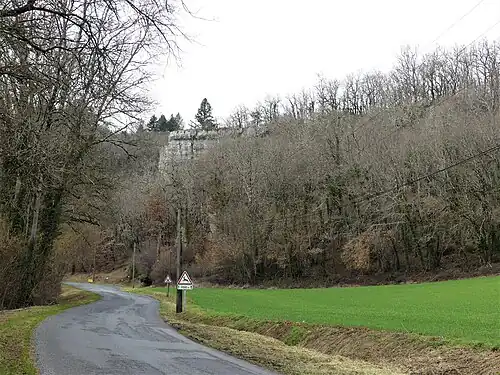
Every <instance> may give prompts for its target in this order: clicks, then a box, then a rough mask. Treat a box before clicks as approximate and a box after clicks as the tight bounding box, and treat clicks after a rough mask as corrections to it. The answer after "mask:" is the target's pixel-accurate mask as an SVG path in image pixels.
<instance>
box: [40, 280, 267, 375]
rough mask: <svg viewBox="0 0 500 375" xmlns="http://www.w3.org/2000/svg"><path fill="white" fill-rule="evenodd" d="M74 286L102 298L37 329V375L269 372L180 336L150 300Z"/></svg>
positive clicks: (95, 287)
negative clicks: (165, 321) (166, 322)
mask: <svg viewBox="0 0 500 375" xmlns="http://www.w3.org/2000/svg"><path fill="white" fill-rule="evenodd" d="M72 285H74V286H78V287H79V288H82V289H85V290H89V291H91V292H95V293H99V294H100V295H102V297H103V298H102V299H101V300H100V301H98V302H96V303H93V304H90V305H85V306H80V307H75V308H73V309H70V310H67V311H65V312H63V313H61V314H59V315H56V316H53V317H50V318H49V319H47V320H45V321H44V322H43V323H42V324H41V325H40V326H39V327H38V329H37V331H36V334H35V348H36V359H37V365H38V367H39V369H40V371H41V375H202V374H203V375H212V374H213V375H272V374H273V373H271V372H268V371H266V370H263V369H261V368H259V367H256V366H254V365H251V364H249V363H247V362H244V361H241V360H238V359H236V358H233V357H231V356H229V355H226V354H224V353H221V352H218V351H216V350H212V349H209V348H207V347H204V346H202V345H200V344H197V343H195V342H193V341H191V340H189V339H187V338H185V337H184V336H182V335H180V334H179V333H177V331H175V330H174V329H173V328H171V327H170V326H168V325H167V324H165V323H164V322H163V320H162V319H161V318H160V316H159V313H158V302H157V301H155V300H153V299H152V298H149V297H144V296H139V295H135V294H130V293H125V292H121V291H119V290H118V289H117V288H114V287H108V286H100V285H92V284H72Z"/></svg>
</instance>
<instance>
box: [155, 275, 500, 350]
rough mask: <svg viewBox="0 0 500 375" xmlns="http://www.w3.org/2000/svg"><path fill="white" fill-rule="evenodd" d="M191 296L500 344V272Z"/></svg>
mask: <svg viewBox="0 0 500 375" xmlns="http://www.w3.org/2000/svg"><path fill="white" fill-rule="evenodd" d="M155 289H156V290H163V288H155ZM188 296H189V298H191V299H192V301H193V302H194V303H195V304H196V305H198V306H199V307H201V308H202V309H203V310H205V311H207V312H209V313H214V314H217V315H240V316H246V317H249V318H253V319H258V320H273V321H294V322H306V323H316V324H326V325H342V326H361V327H367V328H372V329H382V330H389V331H400V332H410V333H418V334H423V335H428V336H439V337H443V338H445V339H451V340H457V341H459V342H464V343H480V344H485V345H487V346H494V347H498V346H500V277H499V276H496V277H481V278H475V279H466V280H454V281H445V282H438V283H425V284H408V285H387V286H376V287H353V288H329V289H285V290H283V289H281V290H252V289H215V288H213V289H208V288H204V289H201V288H200V289H194V290H193V291H189V292H188Z"/></svg>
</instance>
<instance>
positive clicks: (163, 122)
mask: <svg viewBox="0 0 500 375" xmlns="http://www.w3.org/2000/svg"><path fill="white" fill-rule="evenodd" d="M167 130H168V121H167V119H166V117H165V115H161V116H160V118H159V119H158V122H157V123H156V129H155V131H157V132H166V131H167Z"/></svg>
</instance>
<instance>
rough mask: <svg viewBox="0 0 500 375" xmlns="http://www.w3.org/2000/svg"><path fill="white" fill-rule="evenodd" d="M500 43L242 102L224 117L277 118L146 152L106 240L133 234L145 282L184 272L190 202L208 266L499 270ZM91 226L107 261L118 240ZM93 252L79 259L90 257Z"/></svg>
mask: <svg viewBox="0 0 500 375" xmlns="http://www.w3.org/2000/svg"><path fill="white" fill-rule="evenodd" d="M499 51H500V49H499V45H498V44H497V43H489V42H486V41H485V42H480V43H477V44H473V45H470V46H465V47H457V48H456V49H455V50H452V51H445V50H436V51H435V52H433V53H432V54H430V55H426V56H419V55H418V54H417V53H416V52H414V51H412V49H410V48H404V49H403V50H402V52H401V55H400V56H399V57H398V59H397V61H396V63H395V66H394V68H393V69H392V70H391V71H390V72H388V73H384V74H383V73H380V72H378V73H369V74H359V75H356V76H349V77H347V78H346V79H345V80H343V81H336V80H328V79H326V78H324V77H320V78H319V79H318V82H317V84H316V85H315V87H313V88H311V90H304V91H303V92H301V93H299V94H296V95H290V96H288V97H286V98H284V99H280V98H278V97H275V98H272V97H268V98H267V99H265V100H264V101H263V102H262V103H258V104H257V106H256V107H255V108H252V109H248V108H245V107H238V108H237V109H236V110H235V112H234V113H233V114H232V115H231V116H230V117H229V118H228V119H227V126H233V127H248V126H254V127H258V128H261V129H262V128H265V131H261V132H259V133H258V134H260V135H259V136H256V137H238V136H235V137H229V138H227V139H225V140H224V141H223V142H220V143H219V144H218V145H217V146H216V147H214V148H211V149H209V150H207V151H206V152H205V153H204V154H203V155H202V156H201V157H199V158H197V159H194V160H189V161H183V162H176V163H172V165H171V166H170V168H168V169H167V170H165V171H163V173H143V172H144V168H142V167H139V168H138V170H137V171H136V172H133V173H131V174H130V175H129V177H128V178H127V180H126V181H124V180H122V184H121V190H120V191H118V192H116V194H115V199H117V200H118V201H119V202H121V203H117V206H116V208H115V209H114V210H115V212H119V213H120V215H119V217H116V218H115V219H113V220H111V221H110V222H111V223H112V226H111V228H109V227H107V228H108V233H109V236H110V238H109V240H110V241H112V242H113V241H114V242H113V243H115V244H125V243H127V245H124V251H125V253H124V254H126V253H127V251H126V250H125V249H128V254H130V251H131V249H132V246H133V242H134V241H135V242H136V244H137V248H138V249H139V255H138V273H139V276H140V278H141V280H143V281H144V282H146V283H149V282H153V281H154V282H161V281H162V280H163V279H164V277H165V275H166V274H167V273H170V274H173V273H175V267H174V265H175V244H176V229H175V224H176V212H177V209H179V208H180V209H182V218H181V220H182V223H183V225H182V226H183V233H182V237H183V242H184V245H185V246H184V248H185V249H184V257H183V261H184V262H185V264H186V265H187V266H188V268H189V269H190V270H191V272H192V274H194V275H195V276H197V277H198V278H199V279H203V280H210V281H213V282H219V283H239V284H247V283H248V284H254V285H255V284H259V283H262V282H271V283H278V282H279V283H286V284H290V283H293V282H300V283H302V284H304V283H305V284H307V283H313V282H314V283H318V282H319V283H323V284H328V283H332V282H339V281H345V282H353V281H355V282H361V283H362V282H371V281H373V280H377V278H378V279H379V280H382V281H394V280H396V281H397V280H405V279H407V278H409V277H414V276H415V275H419V274H430V275H435V274H437V273H440V272H443V271H447V272H448V273H447V277H453V276H456V275H459V274H461V273H462V274H463V273H471V272H472V273H474V272H475V273H478V272H479V273H487V272H494V270H495V269H496V268H495V266H496V265H497V264H496V263H497V262H498V261H499V260H500V259H499V256H500V247H499V245H500V226H499V224H500V219H498V215H497V212H498V209H499V208H500V206H499V202H498V198H499V197H500V196H499V193H500V190H499V187H498V178H499V177H500V174H499V172H500V169H499V168H500V165H499V158H498V151H499V149H500V143H499V142H500V140H499V139H498V120H499V113H498V104H499V102H498V100H499V97H498V95H499V73H500V70H499V65H498V61H499V60H498V59H499V57H500V55H499ZM236 133H237V134H239V133H238V132H236ZM134 136H136V137H139V138H140V137H141V136H140V135H138V134H135V135H134ZM146 136H151V135H149V134H148V133H144V135H143V136H142V137H146ZM157 141H158V140H157ZM161 144H162V143H161V142H159V143H158V145H161ZM159 149H161V147H159ZM137 151H139V149H137ZM150 152H151V150H150ZM148 158H149V156H148ZM140 160H143V162H146V161H149V162H151V160H152V159H144V158H142V159H141V158H140V157H139V158H137V159H136V163H138V164H137V165H142V164H141V163H139V161H140ZM150 169H151V170H154V168H153V167H151V168H150ZM139 171H142V172H140V173H139ZM85 228H87V230H90V229H89V228H90V227H89V226H85ZM92 228H93V229H92V231H93V232H98V233H102V230H103V227H100V228H98V227H92ZM124 233H128V236H130V235H132V238H133V239H132V240H128V242H125V241H124V238H123V235H124ZM93 238H95V240H96V241H97V243H99V244H100V245H99V246H100V247H98V248H99V249H101V250H99V251H98V255H97V257H98V259H101V261H102V263H101V264H102V265H105V264H107V263H106V261H105V258H106V257H108V258H109V257H110V256H111V257H112V254H113V250H112V249H113V247H109V246H108V247H107V248H103V247H102V243H106V244H109V243H110V242H106V241H105V240H104V239H103V238H101V237H100V235H98V234H96V233H94V235H93ZM127 238H130V237H127ZM103 241H104V242H103ZM81 247H82V248H83V249H85V248H87V249H95V248H96V247H95V245H93V246H90V247H89V246H87V245H85V244H84V243H83V242H82V244H81ZM88 251H90V250H88ZM86 259H87V260H86V262H87V264H86V265H85V267H84V268H81V266H80V268H79V269H78V271H87V272H88V271H89V270H90V269H91V262H90V258H89V257H87V258H86ZM122 259H123V258H122ZM125 259H126V257H125ZM99 267H102V266H99Z"/></svg>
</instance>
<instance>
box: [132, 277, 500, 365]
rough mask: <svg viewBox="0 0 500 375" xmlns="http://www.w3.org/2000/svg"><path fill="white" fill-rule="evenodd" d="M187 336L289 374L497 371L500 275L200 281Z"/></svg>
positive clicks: (165, 307)
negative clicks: (278, 282) (288, 282)
mask: <svg viewBox="0 0 500 375" xmlns="http://www.w3.org/2000/svg"><path fill="white" fill-rule="evenodd" d="M138 292H141V293H147V294H151V295H153V296H155V297H156V298H158V299H159V300H160V301H161V302H162V304H161V308H162V311H161V312H162V314H163V315H164V316H165V318H166V319H167V320H169V321H170V322H171V323H172V324H173V325H175V326H177V327H178V328H179V329H181V331H183V332H184V333H185V334H187V335H188V336H190V337H193V338H195V339H197V340H199V341H201V342H204V343H206V344H207V345H211V346H213V347H216V348H218V349H221V350H225V351H228V352H231V353H233V354H235V355H237V356H239V357H242V358H245V359H247V360H250V361H253V362H257V363H261V364H263V365H266V366H267V367H270V368H274V369H276V370H279V371H281V372H283V373H284V374H309V373H310V374H313V373H314V374H337V373H338V374H385V373H387V374H394V373H414V374H417V373H418V374H445V373H446V374H448V373H450V374H452V373H457V374H497V373H500V351H499V348H500V277H481V278H476V279H467V280H457V281H446V282H440V283H425V284H409V285H391V286H377V287H354V288H330V289H289V290H249V289H245V290H242V289H215V288H214V289H208V288H204V289H195V290H194V291H192V292H188V295H189V304H188V311H187V312H186V313H183V314H181V315H176V314H175V313H174V310H173V300H172V299H167V298H166V296H165V289H164V288H144V289H140V290H139V291H138Z"/></svg>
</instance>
